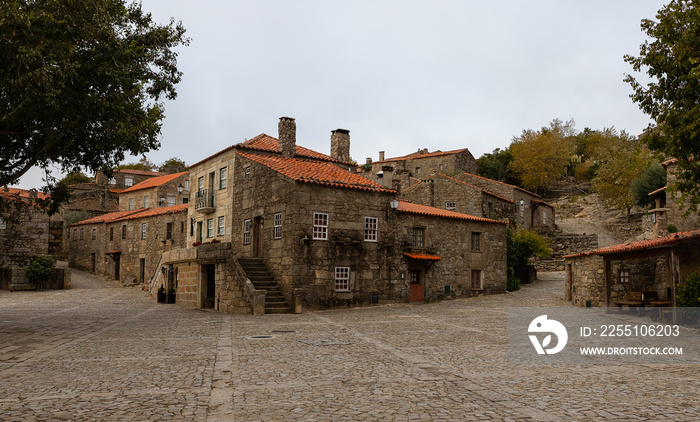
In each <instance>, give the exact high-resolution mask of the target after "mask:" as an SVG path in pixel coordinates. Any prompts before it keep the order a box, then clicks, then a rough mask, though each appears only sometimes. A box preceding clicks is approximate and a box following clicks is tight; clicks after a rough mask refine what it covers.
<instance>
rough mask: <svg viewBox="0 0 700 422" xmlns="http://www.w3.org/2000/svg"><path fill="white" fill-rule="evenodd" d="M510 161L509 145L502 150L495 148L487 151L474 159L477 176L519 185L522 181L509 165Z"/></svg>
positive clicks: (511, 155) (511, 158) (511, 159)
mask: <svg viewBox="0 0 700 422" xmlns="http://www.w3.org/2000/svg"><path fill="white" fill-rule="evenodd" d="M512 161H513V154H512V153H511V151H510V147H508V148H506V149H504V150H501V149H500V148H496V149H494V150H493V152H490V153H489V152H487V153H486V154H484V155H482V156H481V157H479V158H478V159H477V160H476V162H477V164H478V165H479V176H483V177H486V178H488V179H492V180H498V181H501V182H505V183H510V184H512V185H520V184H521V183H522V181H521V180H520V178H518V177H517V175H516V174H514V173H513V170H512V169H511V168H510V167H509V164H510V163H511V162H512Z"/></svg>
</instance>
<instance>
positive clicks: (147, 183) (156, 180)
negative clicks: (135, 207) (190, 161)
mask: <svg viewBox="0 0 700 422" xmlns="http://www.w3.org/2000/svg"><path fill="white" fill-rule="evenodd" d="M185 174H187V172H186V171H184V172H182V173H173V174H166V175H165V176H158V177H151V178H150V179H146V180H144V181H143V182H141V183H137V184H135V185H134V186H132V187H130V188H128V189H124V190H123V191H121V193H128V192H134V191H137V190H142V189H149V188H155V187H158V186H162V185H164V184H166V183H168V182H170V181H172V180H175V179H177V178H178V177H180V176H183V175H185Z"/></svg>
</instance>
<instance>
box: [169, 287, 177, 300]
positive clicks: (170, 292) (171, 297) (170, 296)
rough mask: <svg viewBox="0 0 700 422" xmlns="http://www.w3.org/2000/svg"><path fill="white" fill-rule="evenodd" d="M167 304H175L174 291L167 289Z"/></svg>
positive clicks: (170, 288)
mask: <svg viewBox="0 0 700 422" xmlns="http://www.w3.org/2000/svg"><path fill="white" fill-rule="evenodd" d="M167 303H175V289H173V288H172V287H169V288H168V295H167Z"/></svg>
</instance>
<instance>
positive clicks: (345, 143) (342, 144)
mask: <svg viewBox="0 0 700 422" xmlns="http://www.w3.org/2000/svg"><path fill="white" fill-rule="evenodd" d="M331 157H333V158H335V159H336V160H338V161H342V162H344V163H349V162H350V131H349V130H347V129H336V130H333V131H331Z"/></svg>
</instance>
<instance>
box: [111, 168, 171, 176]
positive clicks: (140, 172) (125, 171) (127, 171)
mask: <svg viewBox="0 0 700 422" xmlns="http://www.w3.org/2000/svg"><path fill="white" fill-rule="evenodd" d="M114 173H122V174H135V175H137V176H162V175H163V174H164V173H161V172H159V171H148V170H134V169H114Z"/></svg>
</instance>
